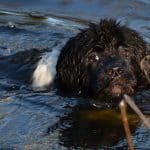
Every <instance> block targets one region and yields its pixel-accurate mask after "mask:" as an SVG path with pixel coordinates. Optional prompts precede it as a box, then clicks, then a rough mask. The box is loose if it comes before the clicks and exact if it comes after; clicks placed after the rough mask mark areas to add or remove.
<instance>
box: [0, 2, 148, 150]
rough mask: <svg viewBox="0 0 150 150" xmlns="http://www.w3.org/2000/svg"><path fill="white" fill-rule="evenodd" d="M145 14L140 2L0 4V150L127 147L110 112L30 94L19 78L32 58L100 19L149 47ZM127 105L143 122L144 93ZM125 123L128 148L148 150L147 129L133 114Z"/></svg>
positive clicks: (25, 82) (50, 95)
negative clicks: (112, 22)
mask: <svg viewBox="0 0 150 150" xmlns="http://www.w3.org/2000/svg"><path fill="white" fill-rule="evenodd" d="M149 16H150V2H149V1H148V0H132V1H129V0H126V1H119V0H114V1H104V0H83V1H79V0H51V1H49V0H39V1H36V0H30V1H29V0H20V1H18V0H1V2H0V58H1V59H0V149H2V150H3V149H19V150H20V149H36V150H37V149H39V150H41V149H42V150H45V149H50V150H51V149H56V150H58V149H63V150H65V149H69V150H70V149H92V150H93V149H127V147H128V144H127V142H126V138H125V133H124V130H123V125H122V122H121V119H120V112H119V110H118V108H108V107H107V108H103V107H102V108H101V109H98V108H94V107H92V106H91V105H90V104H89V103H88V100H87V99H79V98H70V97H62V96H60V95H58V94H57V89H53V90H51V91H47V92H37V91H33V90H32V88H31V87H30V84H28V83H29V81H28V78H27V77H28V75H29V74H30V72H32V71H33V69H34V68H35V66H34V65H33V63H35V62H37V60H38V59H39V58H38V57H33V58H32V56H36V55H38V54H40V53H41V54H42V53H46V52H48V51H52V50H54V49H55V48H56V47H57V48H59V49H61V47H62V46H63V43H64V42H65V41H66V40H67V39H69V38H70V37H72V36H74V35H75V34H77V33H78V32H79V28H85V27H86V26H87V24H88V23H89V22H90V21H92V22H98V21H99V19H100V18H103V17H113V18H116V19H117V20H118V21H120V22H121V24H125V25H127V26H129V27H131V28H133V29H135V30H137V31H138V32H139V33H140V34H141V36H143V38H144V39H145V41H147V43H148V44H149V43H150V17H149ZM32 48H36V49H38V51H36V50H33V49H32ZM11 60H13V61H11ZM135 99H136V103H137V104H138V106H139V107H140V108H141V109H142V111H143V112H144V113H146V114H147V115H148V116H149V115H150V90H143V91H140V92H137V93H136V95H135ZM107 106H109V105H107ZM129 120H130V127H131V130H132V135H133V143H134V145H135V148H136V149H141V150H145V149H149V148H150V131H149V130H148V129H147V128H145V127H144V126H143V124H142V123H141V122H140V121H139V119H138V117H137V116H136V115H135V114H134V113H131V112H130V113H129Z"/></svg>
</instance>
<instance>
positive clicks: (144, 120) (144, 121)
mask: <svg viewBox="0 0 150 150" xmlns="http://www.w3.org/2000/svg"><path fill="white" fill-rule="evenodd" d="M124 100H125V101H126V102H127V103H128V104H129V105H130V107H131V108H132V109H133V110H134V111H135V112H136V114H137V115H138V116H139V117H140V119H141V120H142V121H143V124H144V125H145V126H146V127H147V128H149V129H150V120H149V119H148V118H146V117H145V116H144V114H143V113H142V112H141V111H140V109H139V108H138V107H137V105H136V104H135V103H134V101H133V100H132V98H130V97H129V96H128V95H126V94H125V95H124Z"/></svg>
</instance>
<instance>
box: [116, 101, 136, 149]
mask: <svg viewBox="0 0 150 150" xmlns="http://www.w3.org/2000/svg"><path fill="white" fill-rule="evenodd" d="M119 108H120V111H121V116H122V121H123V126H124V129H125V133H126V138H127V141H128V145H129V149H130V150H134V145H133V142H132V138H131V137H132V136H131V131H130V127H129V123H128V118H127V112H126V104H125V101H124V100H122V101H121V102H120V104H119Z"/></svg>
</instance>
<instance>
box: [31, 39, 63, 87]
mask: <svg viewBox="0 0 150 150" xmlns="http://www.w3.org/2000/svg"><path fill="white" fill-rule="evenodd" d="M65 41H66V40H65ZM65 41H63V43H60V44H59V45H58V46H56V47H54V48H53V50H52V52H47V53H45V54H44V55H43V56H42V58H41V60H40V61H39V62H38V64H37V67H36V69H35V71H34V73H33V76H32V87H33V88H36V89H40V90H43V89H45V87H46V86H49V85H51V84H52V83H53V81H54V79H55V75H56V64H57V60H58V56H59V54H60V49H61V48H62V46H63V45H64V43H65Z"/></svg>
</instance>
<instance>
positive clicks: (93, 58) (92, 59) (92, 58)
mask: <svg viewBox="0 0 150 150" xmlns="http://www.w3.org/2000/svg"><path fill="white" fill-rule="evenodd" d="M97 61H99V56H98V55H97V54H96V53H92V54H91V55H90V56H89V57H88V62H89V63H94V62H97Z"/></svg>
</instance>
